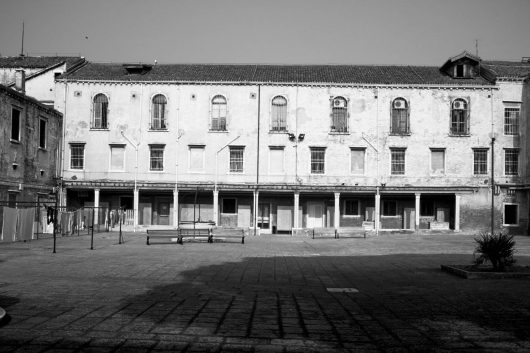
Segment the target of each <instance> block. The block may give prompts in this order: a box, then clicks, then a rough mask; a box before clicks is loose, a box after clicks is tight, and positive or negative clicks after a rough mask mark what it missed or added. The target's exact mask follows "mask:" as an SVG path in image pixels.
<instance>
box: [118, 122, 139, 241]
mask: <svg viewBox="0 0 530 353" xmlns="http://www.w3.org/2000/svg"><path fill="white" fill-rule="evenodd" d="M120 133H121V135H122V136H123V138H124V139H125V140H127V142H128V143H129V144H130V145H131V146H133V148H134V151H135V152H136V165H135V167H134V169H135V172H134V192H135V193H136V192H138V185H137V183H138V146H140V142H138V143H137V144H135V143H133V142H132V141H131V140H130V139H129V138H128V137H127V136H126V135H125V133H124V132H123V130H121V131H120ZM137 206H138V205H137V203H136V202H135V203H134V205H133V212H134V231H135V232H136V225H137V224H138V207H137Z"/></svg>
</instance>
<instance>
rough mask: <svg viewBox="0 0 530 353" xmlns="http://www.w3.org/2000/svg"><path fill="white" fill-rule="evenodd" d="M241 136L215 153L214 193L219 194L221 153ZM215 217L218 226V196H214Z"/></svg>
mask: <svg viewBox="0 0 530 353" xmlns="http://www.w3.org/2000/svg"><path fill="white" fill-rule="evenodd" d="M240 137H241V135H239V136H237V137H236V138H235V139H233V140H232V141H230V142H228V143H227V144H226V145H224V146H223V147H221V148H220V149H219V150H218V151H217V152H216V153H215V183H214V189H213V190H214V192H215V193H217V181H218V179H219V153H221V151H222V150H224V149H225V148H226V147H228V146H229V145H230V144H231V143H232V142H234V141H235V140H237V139H238V138H240ZM213 212H214V217H215V224H216V225H217V223H218V221H219V204H218V201H217V195H215V196H214V210H213Z"/></svg>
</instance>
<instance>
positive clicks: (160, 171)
mask: <svg viewBox="0 0 530 353" xmlns="http://www.w3.org/2000/svg"><path fill="white" fill-rule="evenodd" d="M163 172H164V171H163V170H149V173H163Z"/></svg>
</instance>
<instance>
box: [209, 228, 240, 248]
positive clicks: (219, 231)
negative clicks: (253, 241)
mask: <svg viewBox="0 0 530 353" xmlns="http://www.w3.org/2000/svg"><path fill="white" fill-rule="evenodd" d="M227 238H237V239H239V238H241V244H245V230H244V229H243V228H224V227H216V228H212V241H214V240H215V239H219V240H221V239H227Z"/></svg>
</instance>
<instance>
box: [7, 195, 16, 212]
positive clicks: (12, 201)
mask: <svg viewBox="0 0 530 353" xmlns="http://www.w3.org/2000/svg"><path fill="white" fill-rule="evenodd" d="M17 198H18V192H13V191H8V192H7V206H8V207H11V208H15V207H17Z"/></svg>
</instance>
